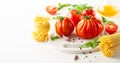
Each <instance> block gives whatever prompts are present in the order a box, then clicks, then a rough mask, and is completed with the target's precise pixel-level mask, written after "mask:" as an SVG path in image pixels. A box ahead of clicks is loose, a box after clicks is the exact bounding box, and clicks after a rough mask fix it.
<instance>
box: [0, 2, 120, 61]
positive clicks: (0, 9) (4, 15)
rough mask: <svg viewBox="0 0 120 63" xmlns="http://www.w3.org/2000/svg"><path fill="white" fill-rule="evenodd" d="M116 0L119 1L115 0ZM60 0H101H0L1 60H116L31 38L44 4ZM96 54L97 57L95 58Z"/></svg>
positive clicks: (98, 53)
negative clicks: (64, 50)
mask: <svg viewBox="0 0 120 63" xmlns="http://www.w3.org/2000/svg"><path fill="white" fill-rule="evenodd" d="M116 1H117V2H115V3H116V4H118V3H120V1H119V0H116ZM58 2H61V3H62V2H63V3H78V2H80V3H85V2H86V3H88V4H89V5H93V6H96V7H97V6H100V5H101V4H102V3H103V2H102V1H100V0H93V1H92V0H0V63H119V62H120V55H118V56H116V57H115V58H107V57H104V56H103V55H102V54H101V53H100V52H96V53H92V54H86V55H87V56H88V58H86V59H84V58H83V57H85V56H86V55H80V54H78V55H79V58H80V59H79V60H78V61H74V56H75V55H76V54H67V53H62V52H59V51H56V50H54V49H53V48H51V47H50V46H49V44H48V43H38V42H35V41H34V40H33V38H32V31H33V28H34V24H33V23H34V19H35V17H36V16H37V15H39V14H45V13H46V12H45V10H44V8H45V6H47V5H57V3H58ZM94 56H96V58H94ZM89 61H91V62H89Z"/></svg>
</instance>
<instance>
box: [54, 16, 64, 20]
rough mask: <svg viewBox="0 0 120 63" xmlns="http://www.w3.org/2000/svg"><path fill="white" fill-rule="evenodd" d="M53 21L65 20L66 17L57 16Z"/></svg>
mask: <svg viewBox="0 0 120 63" xmlns="http://www.w3.org/2000/svg"><path fill="white" fill-rule="evenodd" d="M52 19H54V20H63V19H64V17H63V16H55V17H53V18H52Z"/></svg>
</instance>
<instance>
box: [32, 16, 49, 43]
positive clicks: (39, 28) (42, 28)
mask: <svg viewBox="0 0 120 63" xmlns="http://www.w3.org/2000/svg"><path fill="white" fill-rule="evenodd" d="M34 24H35V30H36V31H34V32H33V37H34V39H35V40H36V41H38V42H46V41H48V32H49V30H50V24H49V18H48V17H44V16H37V17H36V19H35V21H34Z"/></svg>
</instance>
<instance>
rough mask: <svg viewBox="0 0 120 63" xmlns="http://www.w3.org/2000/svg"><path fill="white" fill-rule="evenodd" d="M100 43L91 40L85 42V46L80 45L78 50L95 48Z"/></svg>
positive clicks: (96, 40) (96, 39)
mask: <svg viewBox="0 0 120 63" xmlns="http://www.w3.org/2000/svg"><path fill="white" fill-rule="evenodd" d="M99 43H100V41H98V38H95V39H93V41H89V42H86V43H85V44H83V45H81V46H80V47H79V48H90V47H91V48H96V47H97V46H98V45H99Z"/></svg>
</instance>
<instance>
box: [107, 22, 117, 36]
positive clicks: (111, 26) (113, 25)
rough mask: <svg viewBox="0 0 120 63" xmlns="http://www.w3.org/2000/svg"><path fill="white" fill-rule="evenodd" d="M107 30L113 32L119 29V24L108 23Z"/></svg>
mask: <svg viewBox="0 0 120 63" xmlns="http://www.w3.org/2000/svg"><path fill="white" fill-rule="evenodd" d="M105 30H106V32H107V33H109V34H113V33H115V32H116V31H117V30H118V26H117V25H116V24H113V23H110V24H106V29H105Z"/></svg>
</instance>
